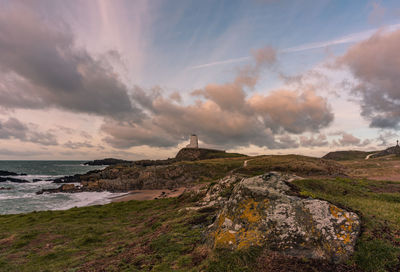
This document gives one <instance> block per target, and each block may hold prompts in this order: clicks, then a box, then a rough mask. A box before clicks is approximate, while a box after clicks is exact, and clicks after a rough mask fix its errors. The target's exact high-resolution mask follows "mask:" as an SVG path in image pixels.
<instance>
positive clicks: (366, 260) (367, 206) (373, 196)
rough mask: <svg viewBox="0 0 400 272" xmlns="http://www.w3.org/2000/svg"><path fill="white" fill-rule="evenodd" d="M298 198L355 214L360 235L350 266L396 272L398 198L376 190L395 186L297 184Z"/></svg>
mask: <svg viewBox="0 0 400 272" xmlns="http://www.w3.org/2000/svg"><path fill="white" fill-rule="evenodd" d="M294 184H295V185H296V186H298V187H299V188H300V194H301V195H303V196H310V197H314V198H320V199H324V200H328V201H330V202H332V203H334V204H337V205H339V206H343V207H346V208H350V209H352V210H353V211H356V212H357V213H358V214H359V215H361V218H362V229H363V232H362V234H361V237H360V238H359V240H358V243H357V247H356V252H355V254H354V256H353V258H352V260H351V261H352V262H354V263H355V264H357V266H358V267H359V268H361V269H362V270H363V271H397V270H396V269H399V258H400V255H399V254H400V194H399V193H377V192H374V190H376V188H380V187H385V186H393V185H397V184H398V183H396V182H390V181H371V180H365V179H359V180H357V179H343V178H337V179H321V180H318V179H305V180H296V181H294Z"/></svg>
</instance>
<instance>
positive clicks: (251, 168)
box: [238, 155, 344, 176]
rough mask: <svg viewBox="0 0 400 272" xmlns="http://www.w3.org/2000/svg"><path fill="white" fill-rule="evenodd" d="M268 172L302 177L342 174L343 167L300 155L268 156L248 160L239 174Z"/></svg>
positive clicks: (331, 162) (332, 162)
mask: <svg viewBox="0 0 400 272" xmlns="http://www.w3.org/2000/svg"><path fill="white" fill-rule="evenodd" d="M268 171H280V172H285V173H294V174H297V175H302V176H315V175H338V174H344V167H343V166H342V165H340V164H338V163H336V162H334V161H329V160H323V159H320V158H313V157H307V156H300V155H269V156H258V157H253V158H249V159H248V163H247V167H246V168H242V169H239V170H238V172H239V173H243V174H249V175H260V174H263V173H265V172H268Z"/></svg>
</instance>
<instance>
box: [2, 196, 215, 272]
mask: <svg viewBox="0 0 400 272" xmlns="http://www.w3.org/2000/svg"><path fill="white" fill-rule="evenodd" d="M188 203H189V202H188V201H187V200H179V199H164V200H155V201H140V202H139V201H130V202H123V203H112V204H109V205H104V206H93V207H84V208H74V209H71V210H67V211H46V212H35V213H30V214H23V215H4V216H1V217H0V271H101V270H103V269H104V270H105V271H142V270H143V271H150V270H151V271H166V270H171V271H172V269H173V270H174V271H189V270H190V269H191V267H194V266H195V265H196V266H198V265H199V264H200V263H201V262H202V260H203V257H202V256H203V255H202V254H205V253H206V252H205V253H203V252H202V251H201V247H200V249H196V247H197V245H198V244H200V241H201V239H202V236H201V234H200V231H201V229H202V227H203V226H202V225H196V224H198V223H199V222H197V221H199V219H198V218H200V219H201V220H200V221H201V222H203V223H205V222H208V223H210V222H209V218H207V216H208V215H207V214H200V213H196V212H192V211H191V212H189V211H185V210H184V209H183V210H182V208H184V207H185V206H186V205H188ZM195 249H196V250H195ZM194 271H198V270H197V269H194Z"/></svg>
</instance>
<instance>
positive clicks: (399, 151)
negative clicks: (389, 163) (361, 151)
mask: <svg viewBox="0 0 400 272" xmlns="http://www.w3.org/2000/svg"><path fill="white" fill-rule="evenodd" d="M389 155H396V156H398V157H400V146H398V145H396V146H392V147H389V148H387V149H385V150H382V151H379V152H377V153H375V154H373V155H372V156H371V158H378V157H384V156H389Z"/></svg>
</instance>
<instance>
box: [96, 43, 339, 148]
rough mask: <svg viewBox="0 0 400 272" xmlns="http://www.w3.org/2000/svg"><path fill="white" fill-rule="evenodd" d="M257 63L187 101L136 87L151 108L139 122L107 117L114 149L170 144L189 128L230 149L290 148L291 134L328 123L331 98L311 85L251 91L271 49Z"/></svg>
mask: <svg viewBox="0 0 400 272" xmlns="http://www.w3.org/2000/svg"><path fill="white" fill-rule="evenodd" d="M253 58H254V59H253V62H252V63H251V64H249V65H247V66H245V67H242V69H239V70H238V72H237V75H236V77H235V78H234V79H233V80H232V81H231V82H227V83H225V84H216V83H210V84H207V85H206V86H205V87H204V88H202V89H198V90H195V91H193V92H192V95H193V96H194V97H196V98H197V100H196V101H195V102H194V103H193V104H189V105H184V104H182V103H179V102H178V103H177V101H176V100H172V99H171V98H168V97H167V98H166V97H164V96H163V94H162V91H161V90H158V89H156V90H148V91H146V90H144V89H142V88H140V87H136V88H135V91H134V93H133V94H132V97H133V98H134V99H135V101H138V103H139V104H140V105H141V106H142V107H143V109H144V110H145V111H146V112H148V115H147V117H146V118H144V119H143V120H142V122H140V123H135V122H121V121H116V120H112V119H110V120H107V122H105V123H104V124H103V126H102V131H103V132H105V133H106V134H107V135H108V136H107V137H106V138H105V141H106V142H108V143H109V144H111V145H112V146H114V147H116V148H129V147H131V146H139V145H149V146H160V147H172V146H176V145H177V144H178V143H180V142H182V140H183V139H185V137H186V136H187V135H189V134H191V133H196V134H198V135H199V137H200V139H201V141H202V142H203V143H204V144H205V145H210V146H219V147H225V148H232V147H237V146H249V145H251V144H253V145H256V146H260V147H265V146H266V147H269V148H271V149H276V148H292V147H297V146H298V142H297V140H296V139H294V138H291V137H290V136H288V135H287V134H288V133H295V134H301V133H303V132H306V131H311V132H317V131H318V130H319V129H321V128H323V127H326V126H328V125H329V124H330V123H331V122H332V120H333V114H332V112H331V109H330V107H329V105H328V103H327V101H326V100H325V99H324V98H322V97H320V96H318V95H316V93H315V91H314V90H312V89H305V90H304V89H298V90H275V91H273V92H271V93H270V94H268V95H261V94H259V93H252V92H250V93H251V94H252V95H251V96H250V97H247V92H246V90H250V91H254V90H253V89H254V87H255V85H256V83H257V82H258V79H259V75H260V72H261V70H262V69H264V68H267V67H271V66H273V65H274V64H275V61H276V56H275V52H274V51H273V49H270V48H264V49H262V50H258V51H255V52H254V57H253Z"/></svg>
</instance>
